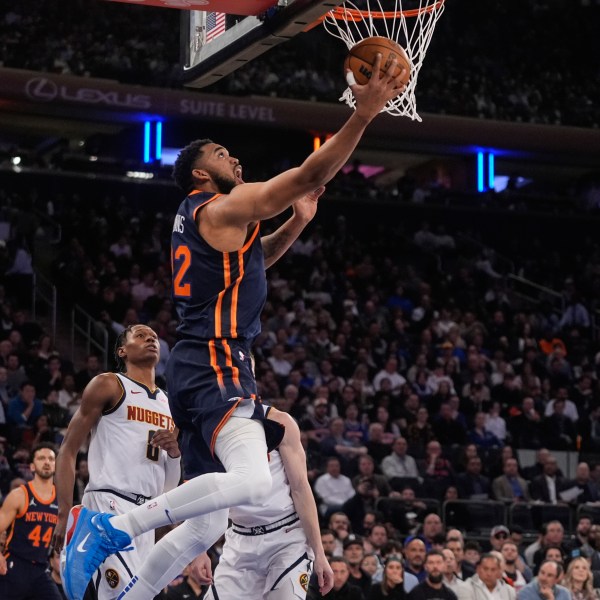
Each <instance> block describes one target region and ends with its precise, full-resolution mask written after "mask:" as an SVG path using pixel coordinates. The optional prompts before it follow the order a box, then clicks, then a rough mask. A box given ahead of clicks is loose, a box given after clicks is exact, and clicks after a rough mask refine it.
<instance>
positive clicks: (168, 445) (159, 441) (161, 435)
mask: <svg viewBox="0 0 600 600" xmlns="http://www.w3.org/2000/svg"><path fill="white" fill-rule="evenodd" d="M150 443H151V444H152V445H153V446H154V447H155V448H161V449H162V450H166V452H167V454H168V455H169V456H170V457H171V458H179V457H180V456H181V452H180V451H179V444H178V443H177V434H176V432H174V431H169V430H168V429H159V430H157V432H156V433H155V434H154V436H153V437H152V442H150Z"/></svg>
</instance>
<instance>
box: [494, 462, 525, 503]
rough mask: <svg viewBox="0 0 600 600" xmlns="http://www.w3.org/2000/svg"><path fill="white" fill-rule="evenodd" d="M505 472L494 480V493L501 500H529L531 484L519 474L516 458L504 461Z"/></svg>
mask: <svg viewBox="0 0 600 600" xmlns="http://www.w3.org/2000/svg"><path fill="white" fill-rule="evenodd" d="M503 471H504V474H503V475H500V476H499V477H496V479H494V481H493V482H492V494H493V496H494V498H495V499H496V500H499V501H501V502H529V501H530V500H531V496H530V494H529V484H528V483H527V481H525V479H523V478H522V477H521V476H520V475H519V464H518V462H517V459H516V458H507V459H506V460H505V461H504V468H503Z"/></svg>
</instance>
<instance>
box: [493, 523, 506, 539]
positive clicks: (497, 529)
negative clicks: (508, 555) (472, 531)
mask: <svg viewBox="0 0 600 600" xmlns="http://www.w3.org/2000/svg"><path fill="white" fill-rule="evenodd" d="M499 533H505V534H506V536H507V537H508V536H509V535H510V531H509V530H508V527H505V526H504V525H496V527H494V528H492V531H491V532H490V535H491V536H492V537H495V536H497V535H498V534H499Z"/></svg>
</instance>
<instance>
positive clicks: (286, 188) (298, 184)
mask: <svg viewBox="0 0 600 600" xmlns="http://www.w3.org/2000/svg"><path fill="white" fill-rule="evenodd" d="M380 64H381V55H378V56H377V59H376V61H375V64H374V69H375V70H377V69H379V66H380ZM395 66H396V61H395V60H393V61H392V62H391V64H390V67H389V69H388V71H387V74H388V76H387V77H382V78H379V79H378V78H376V77H374V78H372V79H370V80H369V83H368V84H366V85H358V84H355V85H353V86H352V89H353V91H354V93H355V97H356V99H357V108H356V110H355V111H354V112H353V113H352V115H351V116H350V117H349V118H348V120H347V121H346V123H345V124H344V125H343V126H342V127H341V129H340V130H339V131H338V132H337V133H336V134H335V135H333V136H332V137H331V138H330V139H329V140H328V141H327V142H326V143H325V144H323V145H322V146H321V147H320V148H319V149H318V150H316V151H315V152H313V153H312V154H310V155H309V156H308V158H306V160H305V161H304V162H303V163H302V164H301V165H300V166H299V167H295V168H292V169H289V170H287V171H284V172H283V173H280V174H279V175H276V176H275V177H273V178H272V179H269V180H268V181H264V182H260V183H241V184H239V185H236V186H235V187H234V189H233V190H232V191H231V192H230V193H229V194H226V195H223V196H222V197H220V198H218V199H217V200H215V201H213V202H210V203H209V204H208V205H206V207H205V208H203V210H202V213H203V218H202V219H201V220H200V233H201V235H202V236H203V237H204V238H205V239H206V240H207V241H208V242H209V243H210V244H211V245H214V247H215V248H216V249H218V250H221V251H223V252H231V251H234V250H237V249H239V248H240V247H241V245H240V243H239V241H240V236H241V240H242V245H243V240H245V238H246V236H247V227H248V225H250V224H251V223H256V222H258V221H262V220H265V219H270V218H272V217H275V216H277V215H279V214H281V213H282V212H283V211H284V210H285V209H286V208H288V207H289V206H291V205H292V204H293V203H294V202H295V201H296V200H297V199H298V198H301V197H302V196H304V195H305V194H308V193H310V192H311V191H313V190H316V189H318V188H319V187H320V186H322V185H325V184H327V183H328V182H329V181H331V180H332V179H333V177H335V175H336V174H337V173H338V171H339V170H340V169H341V168H342V167H343V166H344V165H345V164H346V163H347V162H348V159H349V158H350V156H351V155H352V152H354V149H355V148H356V146H357V145H358V143H359V141H360V139H361V137H362V135H363V133H364V131H365V129H366V127H367V125H368V124H369V123H370V122H371V121H372V120H373V119H374V118H375V117H376V116H377V115H378V114H379V112H380V111H381V110H382V109H383V107H384V106H385V104H386V103H387V102H388V100H390V99H392V98H394V97H396V96H397V95H398V94H399V93H400V92H401V91H402V90H403V89H404V87H403V84H402V83H401V81H400V76H397V77H393V76H392V74H393V72H394V69H395ZM215 146H216V145H215ZM212 150H213V152H214V151H216V152H217V153H218V157H217V158H218V160H217V159H216V158H215V157H214V156H213V154H208V156H207V157H206V158H205V159H203V160H204V161H205V162H204V163H203V164H205V165H206V166H207V167H210V168H213V166H214V164H215V162H216V163H217V168H218V169H219V168H220V169H224V170H223V171H222V172H229V174H230V175H233V174H234V173H236V177H237V179H238V181H241V172H240V171H239V169H240V166H239V163H238V162H237V159H234V158H232V157H231V156H229V153H228V152H227V150H226V149H225V148H221V147H215V148H213V149H212ZM207 151H208V149H207ZM218 161H221V163H218ZM219 164H220V165H221V166H220V167H219ZM193 173H194V176H195V177H196V181H197V183H198V184H199V186H200V189H203V190H205V191H218V190H217V188H216V187H211V186H210V183H211V181H210V177H209V176H208V173H206V175H205V176H204V175H203V171H202V169H194V171H193ZM203 177H204V179H203ZM203 182H205V183H207V184H209V185H208V187H205V186H203V185H202V184H203ZM233 240H236V241H237V244H235V243H233ZM230 244H231V245H230Z"/></svg>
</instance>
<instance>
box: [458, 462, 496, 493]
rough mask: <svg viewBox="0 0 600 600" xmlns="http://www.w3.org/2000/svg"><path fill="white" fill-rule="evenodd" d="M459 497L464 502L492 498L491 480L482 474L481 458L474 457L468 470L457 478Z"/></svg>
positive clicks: (469, 463) (468, 463) (468, 464)
mask: <svg viewBox="0 0 600 600" xmlns="http://www.w3.org/2000/svg"><path fill="white" fill-rule="evenodd" d="M456 487H457V488H458V497H459V498H461V499H464V500H482V499H485V498H489V496H490V491H491V489H490V480H489V479H488V478H487V477H486V476H485V475H482V474H481V458H479V457H478V456H473V457H471V458H470V459H469V461H468V462H467V470H466V471H465V472H464V473H461V474H460V475H458V476H457V478H456Z"/></svg>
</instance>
